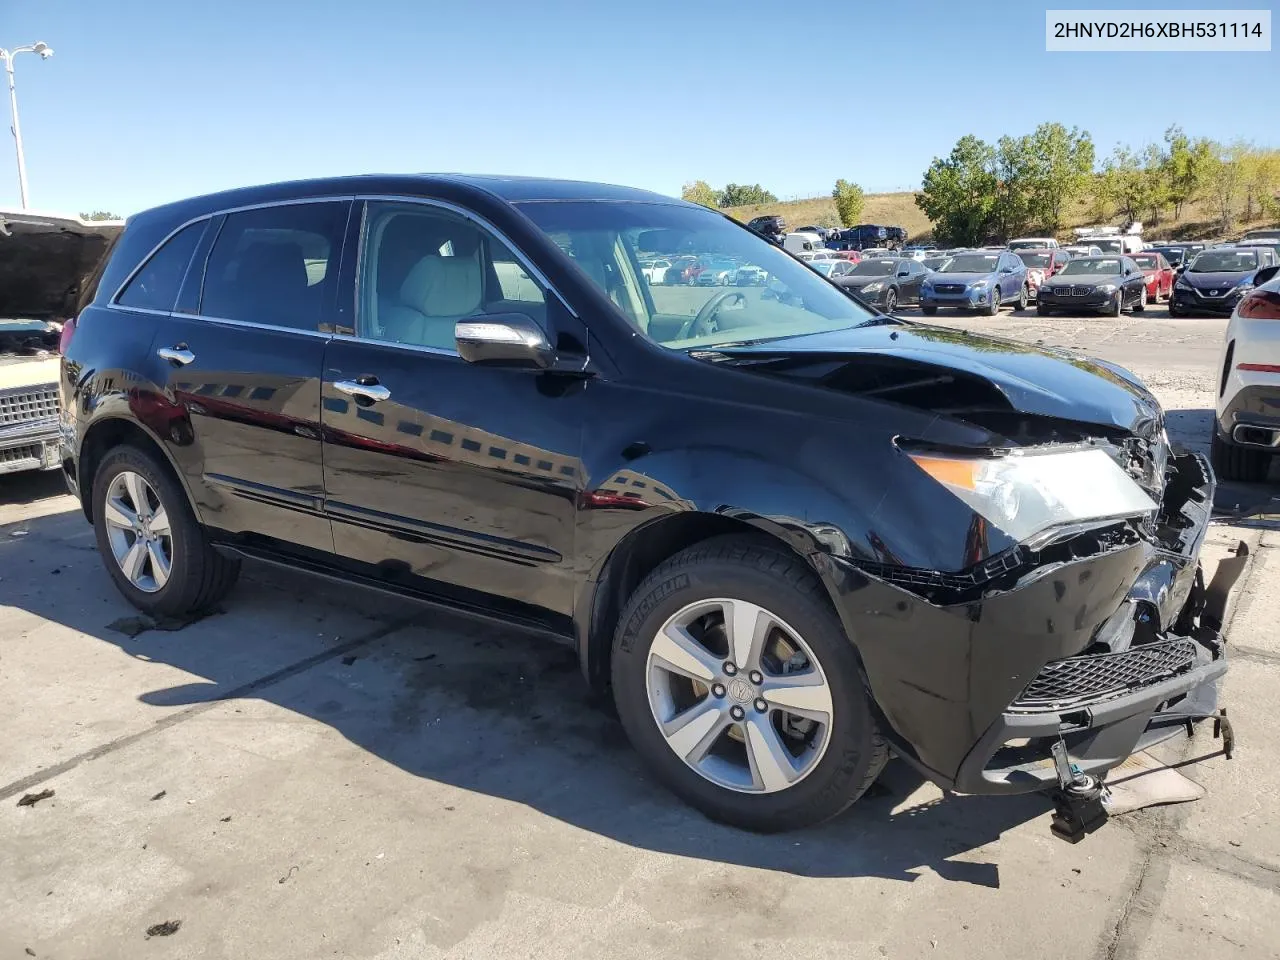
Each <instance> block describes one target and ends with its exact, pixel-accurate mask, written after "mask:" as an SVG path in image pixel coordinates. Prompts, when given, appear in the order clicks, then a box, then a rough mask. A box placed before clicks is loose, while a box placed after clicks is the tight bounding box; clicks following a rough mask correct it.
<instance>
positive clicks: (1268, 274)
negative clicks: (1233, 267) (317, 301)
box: [1253, 267, 1280, 287]
mask: <svg viewBox="0 0 1280 960" xmlns="http://www.w3.org/2000/svg"><path fill="white" fill-rule="evenodd" d="M1277 273H1280V267H1263V268H1262V269H1261V270H1259V271H1258V272H1257V273H1255V274H1254V275H1253V285H1254V286H1255V287H1260V286H1262V285H1263V284H1264V283H1268V282H1270V281H1271V280H1273V279H1274V278H1275V275H1276V274H1277Z"/></svg>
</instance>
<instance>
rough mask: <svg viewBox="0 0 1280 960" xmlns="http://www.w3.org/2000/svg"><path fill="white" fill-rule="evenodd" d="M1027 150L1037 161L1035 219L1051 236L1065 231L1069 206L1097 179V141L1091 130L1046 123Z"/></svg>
mask: <svg viewBox="0 0 1280 960" xmlns="http://www.w3.org/2000/svg"><path fill="white" fill-rule="evenodd" d="M1029 139H1030V143H1029V144H1028V145H1027V150H1028V152H1029V154H1030V156H1031V157H1032V158H1033V160H1034V167H1033V175H1032V177H1031V182H1030V185H1029V189H1030V193H1031V196H1030V199H1029V201H1028V205H1029V208H1030V209H1029V213H1030V216H1031V219H1032V220H1033V221H1035V222H1038V223H1040V224H1042V225H1043V226H1044V227H1045V228H1047V229H1048V230H1049V231H1051V232H1056V231H1057V230H1059V229H1061V227H1062V220H1063V213H1064V211H1065V209H1066V206H1067V204H1068V203H1070V202H1071V201H1072V200H1074V199H1075V198H1076V197H1078V196H1080V195H1081V194H1082V193H1083V192H1084V191H1085V189H1086V188H1087V187H1088V186H1089V183H1090V181H1091V180H1092V178H1093V161H1094V149H1093V138H1092V137H1090V136H1089V132H1088V131H1087V130H1080V129H1079V128H1077V127H1072V128H1071V129H1070V130H1068V129H1067V128H1066V127H1064V126H1063V125H1062V124H1060V123H1042V124H1040V126H1038V127H1036V129H1035V131H1034V132H1033V133H1032V134H1031V136H1030V138H1029Z"/></svg>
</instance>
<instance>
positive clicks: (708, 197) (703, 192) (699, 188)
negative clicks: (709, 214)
mask: <svg viewBox="0 0 1280 960" xmlns="http://www.w3.org/2000/svg"><path fill="white" fill-rule="evenodd" d="M680 199H682V200H687V201H689V202H690V203H700V204H702V205H703V206H704V207H711V208H712V209H714V208H716V207H719V206H721V203H720V200H721V194H720V193H718V192H717V191H715V190H712V189H711V186H710V184H708V183H707V181H705V180H694V181H693V182H692V183H686V184H685V185H684V186H683V187H682V188H681V189H680Z"/></svg>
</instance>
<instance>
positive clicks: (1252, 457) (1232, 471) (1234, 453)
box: [1209, 426, 1274, 483]
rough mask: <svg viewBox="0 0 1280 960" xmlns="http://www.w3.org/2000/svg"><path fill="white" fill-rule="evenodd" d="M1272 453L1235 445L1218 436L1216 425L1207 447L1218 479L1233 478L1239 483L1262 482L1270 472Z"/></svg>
mask: <svg viewBox="0 0 1280 960" xmlns="http://www.w3.org/2000/svg"><path fill="white" fill-rule="evenodd" d="M1272 456H1274V454H1272V453H1270V452H1268V451H1266V450H1253V449H1250V448H1249V447H1237V446H1236V445H1235V444H1233V443H1228V442H1227V441H1226V440H1223V439H1222V438H1221V437H1220V436H1218V431H1217V427H1216V426H1215V428H1214V432H1213V440H1212V441H1211V443H1210V447H1209V460H1210V462H1211V463H1212V464H1213V472H1214V473H1216V474H1217V475H1218V479H1219V480H1235V481H1239V482H1240V483H1264V482H1265V481H1266V479H1267V474H1269V473H1270V472H1271V458H1272Z"/></svg>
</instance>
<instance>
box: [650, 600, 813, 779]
mask: <svg viewBox="0 0 1280 960" xmlns="http://www.w3.org/2000/svg"><path fill="white" fill-rule="evenodd" d="M646 683H647V689H648V695H649V707H650V710H651V711H652V714H653V719H654V721H655V722H656V723H657V725H658V729H659V730H660V731H661V733H662V736H663V737H664V739H665V740H666V742H667V746H669V747H670V748H671V749H672V750H673V751H674V752H675V754H676V755H677V756H678V757H680V758H681V759H682V760H683V761H684V762H685V763H686V764H687V765H688V766H689V767H690V768H692V769H693V770H694V771H695V772H697V773H698V774H700V775H701V776H702V777H704V778H706V779H707V780H709V781H711V782H712V783H715V784H718V785H719V786H722V787H726V788H727V789H730V790H734V791H738V792H740V793H776V792H778V791H780V790H785V789H787V788H788V787H791V786H793V785H795V784H796V783H798V782H799V781H801V780H803V779H804V778H805V777H806V776H807V775H808V774H809V773H811V772H812V771H813V770H814V768H815V767H817V765H818V763H819V762H820V761H821V760H822V756H823V753H824V752H825V751H826V748H827V744H828V742H829V741H830V731H831V723H832V718H833V712H834V706H833V702H832V696H831V688H830V686H829V684H828V682H827V677H826V674H825V673H824V672H823V670H822V666H821V665H820V664H819V663H818V660H817V657H816V656H815V655H814V653H813V651H812V649H810V647H809V646H808V644H806V643H805V641H804V639H803V638H802V637H801V636H800V635H799V634H798V633H797V632H796V631H795V630H794V629H792V628H791V627H790V626H789V625H787V624H786V623H785V622H784V621H783V620H782V619H781V618H779V617H778V616H776V615H775V614H773V613H771V612H770V611H768V610H766V609H765V608H764V607H761V606H758V605H757V604H754V603H749V602H747V601H744V600H737V599H728V598H716V599H709V600H700V601H697V602H695V603H691V604H688V605H686V606H685V607H683V608H681V609H680V610H679V611H677V612H676V613H675V614H674V615H673V616H671V617H670V618H669V619H668V620H667V622H666V623H665V624H663V626H662V629H661V630H659V631H658V633H657V635H656V636H655V637H654V638H653V641H652V644H651V645H650V649H649V656H648V663H647V678H646Z"/></svg>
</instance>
